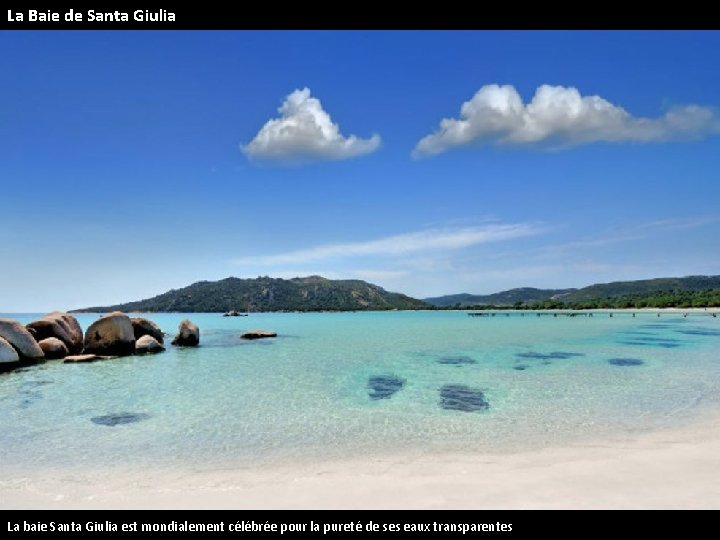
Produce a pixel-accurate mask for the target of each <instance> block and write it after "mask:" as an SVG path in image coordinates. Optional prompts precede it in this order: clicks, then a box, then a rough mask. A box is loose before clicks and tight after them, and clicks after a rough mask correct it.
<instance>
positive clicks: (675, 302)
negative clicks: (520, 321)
mask: <svg viewBox="0 0 720 540" xmlns="http://www.w3.org/2000/svg"><path fill="white" fill-rule="evenodd" d="M671 307H674V308H707V307H720V289H711V290H705V291H660V292H656V293H646V294H627V295H623V296H618V297H616V298H595V299H589V300H581V301H578V302H564V301H561V300H550V299H548V300H543V301H542V302H530V303H524V302H517V303H515V304H514V305H512V306H495V305H489V304H478V305H474V306H465V307H463V308H459V307H457V306H451V307H449V308H436V309H534V310H538V309H625V308H635V309H641V308H658V309H661V308H671Z"/></svg>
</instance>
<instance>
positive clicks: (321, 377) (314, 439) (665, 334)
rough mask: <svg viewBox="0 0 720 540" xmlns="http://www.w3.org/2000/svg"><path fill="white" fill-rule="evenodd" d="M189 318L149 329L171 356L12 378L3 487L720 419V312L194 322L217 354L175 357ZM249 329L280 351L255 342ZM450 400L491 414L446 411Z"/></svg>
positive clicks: (0, 450) (492, 444)
mask: <svg viewBox="0 0 720 540" xmlns="http://www.w3.org/2000/svg"><path fill="white" fill-rule="evenodd" d="M11 316H14V317H15V318H17V319H19V320H21V321H22V322H29V321H31V320H33V319H34V318H36V317H35V316H32V315H23V316H18V315H11ZM96 317H97V316H96V315H80V316H79V317H78V318H79V320H80V323H81V325H82V326H83V328H86V327H87V325H88V324H89V323H90V322H92V321H93V320H95V318H96ZM185 317H186V315H182V314H157V315H150V318H151V319H153V320H154V321H156V322H157V323H158V324H159V325H160V326H161V327H162V328H163V330H164V331H165V332H167V333H168V334H170V337H169V338H168V339H167V343H166V345H167V347H168V350H167V351H166V352H164V353H161V354H159V355H155V356H146V357H128V358H121V359H115V360H109V361H103V362H96V363H92V364H63V363H61V362H58V361H50V362H47V363H45V364H42V365H38V366H33V367H29V368H26V369H22V370H18V371H14V372H11V373H5V374H0V410H2V414H1V415H0V463H2V467H3V469H4V470H5V472H6V473H8V472H13V471H14V472H16V473H18V472H22V471H23V470H30V469H35V470H37V469H43V468H51V469H52V468H58V469H64V470H66V469H72V468H76V467H87V466H107V467H112V466H121V465H122V466H128V465H132V466H135V465H137V466H139V467H154V466H171V467H180V468H183V467H185V468H191V469H193V470H196V469H203V468H215V467H224V466H229V465H232V466H244V465H247V466H252V465H253V464H257V463H260V462H276V461H288V460H305V459H325V458H336V457H352V456H357V455H372V454H382V453H392V452H395V451H398V450H402V451H412V452H416V451H418V452H425V451H436V450H461V451H469V450H489V451H505V450H513V449H524V448H536V447H540V446H545V445H548V444H559V443H562V442H566V441H572V440H580V439H583V438H591V437H596V436H598V435H600V436H602V435H604V434H612V433H618V432H627V431H634V430H644V429H652V428H656V427H659V426H665V425H674V424H680V423H684V422H687V421H690V420H692V419H693V418H694V417H696V416H697V415H699V414H701V413H702V412H704V411H706V410H708V409H709V408H717V407H718V405H719V404H720V358H719V356H720V318H712V317H709V316H704V315H690V316H689V317H687V318H683V317H682V316H678V315H672V314H663V316H662V317H660V318H658V317H657V316H656V315H655V314H647V313H643V314H638V315H637V317H635V318H632V316H631V315H630V314H628V313H621V314H618V313H616V314H615V316H614V317H612V318H611V317H609V316H608V314H607V313H603V314H600V313H598V314H595V316H594V317H584V316H581V317H574V318H568V317H564V316H559V317H553V316H552V315H543V316H541V317H537V316H536V315H535V314H532V313H526V314H525V315H524V316H521V315H520V314H519V313H511V315H510V316H509V317H506V316H505V315H504V314H499V315H498V316H495V317H482V318H479V317H478V318H471V317H468V316H467V315H466V314H465V313H463V312H389V313H334V314H330V313H314V314H251V315H250V316H249V317H238V318H230V317H228V318H224V317H222V316H221V315H219V314H190V315H187V317H189V318H190V319H191V320H193V321H194V322H196V323H197V324H198V325H199V326H200V329H201V346H200V347H198V348H191V349H177V348H175V347H172V346H170V345H169V341H170V339H171V337H172V335H173V334H174V332H175V330H176V328H177V324H178V322H179V321H180V320H182V319H183V318H185ZM251 328H264V329H271V330H275V331H277V332H278V334H279V336H278V337H277V338H276V339H268V340H257V341H243V340H241V339H240V338H239V336H240V334H241V333H242V332H243V331H246V330H248V329H251ZM611 361H612V362H611ZM638 361H640V362H638ZM371 380H372V381H373V384H378V380H379V381H380V383H379V384H380V386H379V387H376V388H374V389H373V388H369V387H368V382H369V381H371ZM446 385H462V386H465V387H467V388H469V389H473V390H479V391H481V392H482V396H481V397H482V400H480V401H477V400H476V401H475V403H480V404H482V403H483V402H485V403H487V404H488V405H489V406H488V407H487V408H483V407H479V408H478V409H477V410H474V411H470V412H467V411H462V410H453V409H444V408H442V407H441V401H442V402H445V403H446V404H447V403H448V401H447V400H445V399H443V398H441V389H442V388H443V387H444V386H446ZM451 388H452V387H451ZM476 396H477V395H476ZM450 401H452V400H450ZM134 415H137V416H134ZM113 416H119V417H120V418H119V421H120V422H121V423H117V424H115V425H108V423H109V424H113V418H108V417H113ZM115 420H118V419H117V418H116V419H115Z"/></svg>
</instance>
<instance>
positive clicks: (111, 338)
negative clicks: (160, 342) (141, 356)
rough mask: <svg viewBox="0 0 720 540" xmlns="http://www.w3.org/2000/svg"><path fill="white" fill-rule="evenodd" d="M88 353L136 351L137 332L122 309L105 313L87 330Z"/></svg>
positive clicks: (86, 344)
mask: <svg viewBox="0 0 720 540" xmlns="http://www.w3.org/2000/svg"><path fill="white" fill-rule="evenodd" d="M84 352H85V353H86V354H96V355H98V356H127V355H130V354H133V353H134V352H135V332H134V331H133V326H132V323H131V322H130V317H128V316H127V315H125V314H124V313H122V312H120V311H113V312H112V313H108V314H107V315H103V316H102V317H100V318H99V319H98V320H97V321H95V322H94V323H92V324H91V325H90V326H89V327H88V329H87V331H86V332H85V349H84Z"/></svg>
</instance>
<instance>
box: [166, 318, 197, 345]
mask: <svg viewBox="0 0 720 540" xmlns="http://www.w3.org/2000/svg"><path fill="white" fill-rule="evenodd" d="M172 344H173V345H178V346H180V347H195V346H197V345H199V344H200V329H199V328H198V327H197V325H196V324H195V323H194V322H192V321H190V320H188V319H185V320H183V321H181V322H180V324H179V325H178V333H177V336H175V339H173V341H172Z"/></svg>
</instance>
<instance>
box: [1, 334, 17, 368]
mask: <svg viewBox="0 0 720 540" xmlns="http://www.w3.org/2000/svg"><path fill="white" fill-rule="evenodd" d="M18 362H20V357H19V356H18V353H17V351H16V350H15V349H13V346H12V345H10V344H9V343H8V342H7V341H5V340H4V339H3V338H1V337H0V371H2V370H3V369H7V368H12V366H14V365H15V364H17V363H18Z"/></svg>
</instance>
